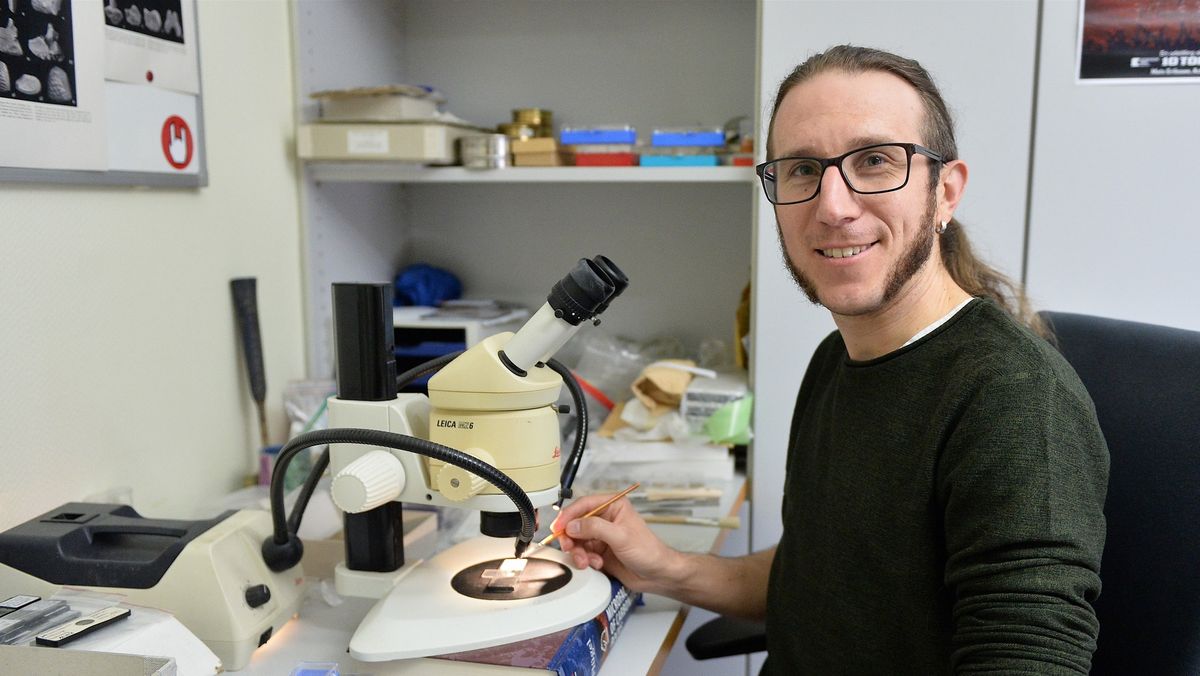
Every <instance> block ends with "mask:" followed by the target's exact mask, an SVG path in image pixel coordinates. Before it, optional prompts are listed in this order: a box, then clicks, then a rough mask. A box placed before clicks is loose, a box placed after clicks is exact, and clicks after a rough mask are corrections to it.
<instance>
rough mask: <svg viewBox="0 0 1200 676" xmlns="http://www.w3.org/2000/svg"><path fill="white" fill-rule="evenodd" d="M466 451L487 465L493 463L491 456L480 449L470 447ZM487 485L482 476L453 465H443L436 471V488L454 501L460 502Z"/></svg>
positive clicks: (476, 493)
mask: <svg viewBox="0 0 1200 676" xmlns="http://www.w3.org/2000/svg"><path fill="white" fill-rule="evenodd" d="M466 453H467V454H468V455H473V456H475V457H476V458H479V459H480V460H482V461H484V462H486V463H487V464H489V465H494V461H493V460H492V456H491V455H490V454H489V453H487V452H486V451H484V450H482V449H478V448H470V449H467V451H466ZM487 485H488V482H487V481H486V480H485V479H483V477H480V476H477V475H475V474H472V473H471V472H468V471H467V470H465V469H463V468H461V467H458V466H455V465H443V466H442V469H441V470H439V471H438V476H437V489H438V490H439V491H441V493H442V495H444V496H446V498H447V499H449V500H453V501H454V502H462V501H463V500H466V499H467V498H469V497H471V496H473V495H478V494H479V493H480V492H482V491H483V489H484V487H485V486H487Z"/></svg>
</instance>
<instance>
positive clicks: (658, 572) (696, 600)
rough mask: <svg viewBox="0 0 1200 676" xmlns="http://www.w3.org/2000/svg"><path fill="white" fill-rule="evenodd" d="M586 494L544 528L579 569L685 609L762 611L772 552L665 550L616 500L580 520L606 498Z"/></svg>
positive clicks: (752, 614) (633, 513)
mask: <svg viewBox="0 0 1200 676" xmlns="http://www.w3.org/2000/svg"><path fill="white" fill-rule="evenodd" d="M608 497H609V496H607V495H589V496H587V497H585V498H580V499H578V500H576V501H575V502H572V503H571V504H570V505H568V506H567V507H566V508H564V509H563V510H562V512H561V513H559V515H558V518H557V519H555V520H554V523H553V524H551V525H550V529H551V530H552V531H554V532H556V533H557V532H558V531H559V530H562V531H563V534H562V535H560V536H559V537H558V541H559V542H560V543H561V544H562V549H563V551H564V552H567V553H568V554H570V555H571V559H572V560H573V562H574V564H575V565H576V566H577V567H579V568H586V567H588V566H591V567H592V568H596V569H598V570H602V571H604V572H606V573H608V574H610V575H612V576H614V577H616V578H617V579H618V580H620V581H621V582H622V583H624V584H625V586H627V587H629V588H630V589H632V590H634V591H642V592H649V593H651V594H658V595H660V596H669V597H671V598H673V599H676V600H678V601H682V602H683V603H686V604H688V605H693V606H699V607H701V608H707V609H708V610H711V611H713V612H716V613H722V614H727V615H736V616H738V617H750V618H761V617H763V616H764V615H765V614H766V611H767V578H768V576H769V575H770V572H771V562H772V560H773V559H774V557H775V548H774V547H772V548H770V549H766V550H763V551H760V552H755V553H753V554H750V555H748V556H739V557H735V558H725V557H720V556H712V555H709V554H688V553H684V552H680V551H677V550H675V549H672V548H670V547H668V546H667V545H666V544H664V543H663V541H662V540H660V539H658V536H657V535H655V534H654V532H653V531H651V530H650V528H649V527H648V526H646V522H645V521H644V520H643V519H642V517H641V516H639V515H638V513H637V510H635V509H634V508H633V505H632V504H630V503H629V500H626V499H625V498H621V499H620V500H618V501H616V502H614V503H613V504H611V505H609V506H608V507H607V508H606V509H605V510H604V511H602V512H600V513H599V514H597V515H596V516H590V517H587V518H581V517H582V516H583V515H584V514H587V513H588V512H589V511H591V510H592V509H594V508H596V507H598V506H599V505H600V504H601V503H603V502H604V501H605V500H607V499H608Z"/></svg>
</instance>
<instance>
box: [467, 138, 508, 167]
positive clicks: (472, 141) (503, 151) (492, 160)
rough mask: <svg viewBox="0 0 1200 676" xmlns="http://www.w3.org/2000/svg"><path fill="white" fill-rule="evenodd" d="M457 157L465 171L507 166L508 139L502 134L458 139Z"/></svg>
mask: <svg viewBox="0 0 1200 676" xmlns="http://www.w3.org/2000/svg"><path fill="white" fill-rule="evenodd" d="M458 151H459V157H460V158H461V159H462V165H463V166H464V167H466V168H467V169H503V168H504V167H507V166H509V138H508V137H507V136H505V135H504V134H469V135H467V136H463V137H462V138H460V139H458Z"/></svg>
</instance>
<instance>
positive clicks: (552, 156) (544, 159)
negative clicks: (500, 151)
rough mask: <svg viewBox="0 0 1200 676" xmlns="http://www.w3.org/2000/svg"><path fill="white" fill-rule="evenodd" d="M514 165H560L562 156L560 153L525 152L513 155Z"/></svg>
mask: <svg viewBox="0 0 1200 676" xmlns="http://www.w3.org/2000/svg"><path fill="white" fill-rule="evenodd" d="M513 165H514V166H518V167H558V166H561V165H562V158H560V157H559V155H558V153H525V154H523V155H513Z"/></svg>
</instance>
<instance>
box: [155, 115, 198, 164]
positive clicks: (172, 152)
mask: <svg viewBox="0 0 1200 676" xmlns="http://www.w3.org/2000/svg"><path fill="white" fill-rule="evenodd" d="M193 147H194V146H193V144H192V130H191V129H189V128H188V125H187V122H185V121H184V120H183V118H181V117H179V116H178V115H172V116H171V117H169V118H167V120H166V122H164V123H163V128H162V149H163V154H164V155H165V156H166V158H167V162H168V163H169V164H170V165H171V166H172V167H175V168H176V169H183V168H184V167H186V166H187V165H188V164H190V163H191V161H192V150H193Z"/></svg>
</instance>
